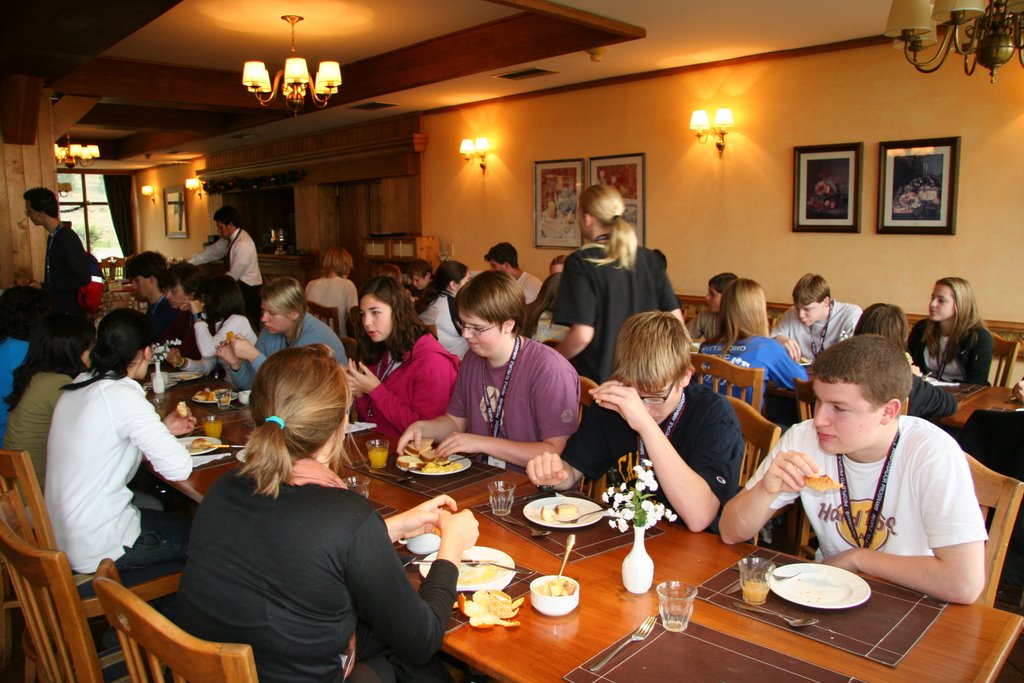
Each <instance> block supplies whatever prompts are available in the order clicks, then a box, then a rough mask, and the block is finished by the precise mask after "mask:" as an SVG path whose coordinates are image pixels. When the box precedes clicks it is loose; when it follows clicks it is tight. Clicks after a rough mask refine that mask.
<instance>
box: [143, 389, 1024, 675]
mask: <svg viewBox="0 0 1024 683" xmlns="http://www.w3.org/2000/svg"><path fill="white" fill-rule="evenodd" d="M206 384H207V385H209V386H210V387H211V388H214V387H213V384H212V383H210V382H207V383H206ZM200 388H202V385H196V384H190V385H183V386H182V385H179V386H178V387H172V388H171V389H169V390H168V392H167V394H166V395H165V398H164V399H163V400H162V401H160V402H159V403H158V410H159V409H160V406H161V405H162V406H164V410H162V411H161V412H166V410H169V409H173V407H174V406H175V405H177V401H179V400H185V399H186V398H187V397H188V396H191V394H192V393H194V392H195V391H196V390H198V389H200ZM1002 391H1003V392H1005V395H1006V396H1008V395H1009V390H1002ZM982 395H987V396H988V397H989V398H986V399H981V400H980V401H979V400H975V401H974V404H975V405H974V408H973V409H979V408H982V407H985V405H984V404H985V402H986V401H991V400H996V399H995V398H992V397H999V396H1003V395H1004V394H1002V393H1000V392H998V391H992V392H989V393H988V394H983V393H979V395H978V396H982ZM972 398H975V397H972ZM965 403H966V402H965ZM190 407H191V408H192V410H193V412H194V413H195V414H196V416H197V417H198V416H200V415H201V414H209V413H212V412H216V410H217V409H216V408H214V407H209V408H208V407H206V406H203V405H198V404H195V403H194V402H190ZM225 416H226V418H227V419H226V422H225V424H224V434H223V438H224V439H225V440H226V441H227V442H230V443H244V439H245V436H246V435H247V434H248V431H249V429H251V425H250V423H249V421H248V420H249V416H248V411H229V412H228V413H226V414H225ZM228 416H230V417H228ZM965 420H966V418H965ZM353 438H354V440H355V441H356V442H361V441H363V440H365V438H368V434H366V433H363V434H360V435H356V436H355V437H353ZM354 450H357V451H358V453H360V455H359V456H357V457H362V455H361V454H362V453H363V452H364V451H363V449H361V448H359V449H351V448H350V449H349V452H350V453H352V452H353V451H354ZM237 466H238V463H237V461H236V460H235V459H234V458H231V459H230V460H225V461H224V462H223V463H214V464H211V465H207V466H205V467H202V468H200V469H197V470H195V471H194V472H193V473H192V476H191V477H189V479H188V480H186V481H185V482H175V483H173V485H174V486H175V487H176V488H178V489H179V490H180V491H182V492H183V493H185V494H186V495H188V496H190V497H191V498H192V499H193V500H196V501H201V500H202V496H203V494H204V493H205V492H206V491H207V490H208V489H209V487H210V485H212V483H213V482H214V481H215V480H216V479H217V478H218V477H220V476H222V475H223V474H224V473H226V472H229V471H231V470H233V469H234V468H236V467H237ZM506 478H518V479H517V481H518V482H520V483H523V482H525V478H524V477H523V475H512V474H511V473H510V474H509V475H508V476H507V477H506ZM457 493H459V494H461V495H456V496H453V497H454V498H456V501H457V502H458V504H459V507H460V508H463V507H469V506H472V505H476V504H478V503H481V502H483V501H484V500H486V497H487V492H486V485H485V484H484V485H474V486H471V487H467V488H466V489H465V490H461V491H459V492H457ZM522 493H525V494H527V495H529V494H530V493H531V490H530V485H528V484H526V485H525V486H524V487H523V489H522ZM370 498H371V499H372V500H374V501H376V502H380V503H385V504H387V505H389V506H391V507H393V508H396V509H399V510H404V509H407V508H409V507H411V506H413V505H416V504H418V503H420V502H422V501H423V500H424V497H423V496H422V495H420V494H418V493H416V492H415V491H410V490H408V489H404V488H401V487H400V486H397V485H395V484H391V483H388V482H386V481H384V480H381V479H375V478H374V479H371V485H370ZM478 519H479V521H480V539H479V541H478V543H479V544H480V545H486V546H490V547H494V548H498V549H501V550H503V551H505V552H507V553H509V554H510V555H511V556H512V557H513V558H514V559H515V561H516V562H517V563H519V564H520V565H524V566H527V567H530V568H532V569H534V570H537V571H539V572H543V573H549V574H553V573H556V572H557V571H558V566H559V564H560V559H559V558H558V557H557V556H555V555H553V554H551V553H549V552H547V551H545V550H544V549H543V548H542V547H540V546H538V545H536V544H534V543H531V542H530V541H529V540H527V539H525V538H522V537H520V536H518V535H517V534H515V533H513V532H511V531H509V530H508V529H505V528H504V527H502V526H500V525H498V524H495V523H494V522H492V521H490V520H489V519H486V518H484V517H478ZM662 526H663V528H665V530H666V533H665V534H662V535H660V536H658V537H655V538H648V539H647V541H646V547H647V551H648V553H649V554H650V556H651V558H652V559H653V560H654V585H657V583H658V582H660V581H665V580H670V579H676V580H682V581H685V582H687V583H690V584H693V585H699V584H700V583H702V582H703V581H705V580H707V579H708V578H710V577H712V576H714V575H715V574H716V573H718V572H719V571H721V570H722V569H724V568H726V567H728V566H729V565H731V564H733V563H735V562H736V561H737V560H738V559H739V558H741V557H743V556H744V555H746V554H748V553H749V552H750V551H751V546H748V545H745V544H740V545H731V546H730V545H725V544H724V543H722V542H721V540H720V539H719V537H718V536H715V535H713V534H707V533H699V534H695V533H691V532H689V531H686V530H685V529H684V528H682V527H680V526H678V525H675V524H670V525H665V524H664V523H662ZM627 552H628V548H619V549H616V550H613V551H610V552H607V553H604V554H601V555H596V556H593V557H589V558H587V559H584V560H581V561H578V562H574V563H572V564H570V565H569V566H568V567H567V569H566V575H567V576H570V577H572V578H574V579H576V580H577V581H578V582H579V583H580V606H579V607H578V608H577V609H576V610H574V611H573V612H571V613H570V614H568V615H566V616H563V617H548V616H544V615H542V614H540V613H539V612H537V611H535V610H534V609H532V608H531V607H530V604H529V600H527V601H526V602H525V603H524V606H523V608H522V610H521V611H520V614H519V616H518V617H517V619H518V620H519V621H520V622H521V625H520V626H519V627H518V628H514V629H507V630H506V629H504V628H493V629H474V628H471V627H469V626H463V627H461V628H458V629H456V630H455V631H453V632H451V633H449V634H448V636H447V637H446V638H445V644H444V649H445V650H446V651H447V652H449V653H451V654H453V655H454V656H456V657H458V658H459V659H461V660H462V661H464V662H466V663H468V664H470V665H471V666H473V667H475V668H477V669H479V670H480V671H483V672H484V673H486V674H487V675H489V676H492V677H494V678H496V679H498V680H501V681H531V682H532V681H560V680H562V677H563V676H565V675H566V674H567V673H568V672H569V671H571V670H572V669H573V668H574V667H576V666H577V665H579V664H581V663H582V662H585V661H586V660H588V659H590V658H591V657H593V656H594V655H596V654H597V653H599V652H601V651H602V650H603V649H604V648H606V647H608V646H609V645H611V644H612V643H614V642H615V641H616V640H618V639H619V638H621V637H623V636H624V635H626V634H627V633H629V632H630V631H632V630H633V629H634V628H636V626H638V625H639V624H640V622H642V621H643V620H644V619H645V618H646V617H647V616H649V615H651V614H656V613H657V611H658V599H657V595H656V593H655V591H654V589H653V588H652V589H651V590H650V591H648V592H647V593H645V594H643V595H634V594H632V593H629V592H627V591H626V590H625V589H624V588H623V586H622V579H621V564H622V560H623V558H624V557H625V555H626V553H627ZM693 620H694V621H695V622H696V623H699V624H701V625H704V626H707V627H710V628H713V629H715V630H717V631H720V632H723V633H726V634H730V635H733V636H736V637H738V638H741V639H743V640H746V641H750V642H755V643H758V644H760V645H763V646H765V647H768V648H770V649H772V650H775V651H778V652H782V653H785V654H788V655H790V656H793V657H796V658H797V659H801V660H804V661H808V662H812V663H814V664H817V665H819V666H823V667H826V668H829V669H833V670H836V671H839V672H842V673H844V674H847V675H850V676H855V677H856V678H859V679H861V680H865V681H878V680H895V679H900V680H912V679H918V680H928V681H967V680H975V681H991V680H995V678H996V675H997V674H998V672H999V670H1000V669H1001V668H1002V666H1003V664H1004V663H1005V661H1006V657H1007V655H1008V654H1009V652H1010V650H1011V649H1012V647H1013V646H1014V644H1015V643H1016V641H1017V637H1018V636H1019V635H1020V632H1021V627H1022V625H1024V620H1022V619H1021V617H1019V616H1017V615H1014V614H1011V613H1009V612H1003V611H1001V610H997V609H992V608H988V607H979V606H975V605H950V606H949V607H947V608H946V609H945V611H944V612H943V613H942V615H941V616H940V617H939V619H938V621H937V622H936V623H935V624H934V625H933V626H932V628H931V629H929V630H928V632H927V633H925V635H924V637H922V638H921V640H920V641H919V642H918V643H917V645H915V646H914V648H913V649H912V650H911V652H910V653H909V654H908V655H907V656H906V658H905V659H904V660H903V661H902V662H901V663H900V664H899V665H898V666H897V667H896V668H890V667H887V666H885V665H883V664H879V663H877V662H873V661H871V660H868V659H865V658H863V657H860V656H857V655H855V654H852V653H849V652H845V651H843V650H840V649H837V648H833V647H830V646H828V645H824V644H822V643H818V642H815V641H812V640H810V639H807V638H804V637H802V636H800V635H798V634H796V633H795V632H792V631H790V630H788V629H786V628H779V627H776V626H772V625H768V624H764V623H761V622H758V621H755V620H754V619H750V618H747V617H745V616H743V615H741V614H737V613H733V612H730V611H728V610H725V609H722V608H720V607H717V606H715V605H712V604H709V603H707V602H703V601H700V600H698V601H697V603H696V606H695V610H694V615H693ZM545 653H549V654H550V656H545ZM680 667H681V668H680V670H681V671H682V670H684V667H685V663H680Z"/></svg>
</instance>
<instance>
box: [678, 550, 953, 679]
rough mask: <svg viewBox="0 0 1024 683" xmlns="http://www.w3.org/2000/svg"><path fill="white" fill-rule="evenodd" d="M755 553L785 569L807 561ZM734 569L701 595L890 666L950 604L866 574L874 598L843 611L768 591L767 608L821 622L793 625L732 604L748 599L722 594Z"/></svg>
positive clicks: (700, 588) (717, 576) (718, 576)
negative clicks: (797, 601) (798, 602)
mask: <svg viewBox="0 0 1024 683" xmlns="http://www.w3.org/2000/svg"><path fill="white" fill-rule="evenodd" d="M751 555H756V556H758V557H767V558H768V559H770V560H772V561H773V562H775V564H776V565H777V566H780V567H782V566H785V565H787V564H792V563H796V562H801V561H802V560H799V559H796V558H793V557H790V556H788V555H780V554H779V553H776V552H774V551H771V550H767V549H758V550H756V551H754V552H753V553H751ZM733 567H735V565H731V566H729V567H726V568H725V569H723V570H722V571H720V572H718V573H717V574H715V575H714V576H712V577H711V578H710V579H708V580H707V581H705V582H704V583H702V584H701V585H700V586H698V587H697V589H698V593H697V596H698V597H699V598H700V599H701V600H705V601H707V602H710V603H713V604H715V605H718V606H719V607H723V608H725V609H727V610H729V611H730V612H735V613H736V614H742V615H743V616H744V617H747V618H748V619H756V620H757V621H761V622H764V623H766V624H771V625H772V626H777V627H779V628H783V629H787V630H789V631H790V632H791V633H796V634H799V635H801V636H804V637H806V638H810V639H811V640H816V641H818V642H819V643H824V644H825V645H830V646H832V647H836V648H839V649H840V650H846V651H847V652H852V653H853V654H855V655H859V656H861V657H865V658H867V659H870V660H872V661H875V662H879V663H880V664H885V665H886V666H896V665H897V664H899V663H900V660H902V659H903V658H904V657H905V656H906V655H907V653H908V652H910V650H911V649H912V648H913V647H914V645H916V644H917V641H918V640H920V639H921V636H923V635H924V634H925V633H926V632H927V631H928V629H929V628H931V625H932V624H933V623H935V620H936V619H938V618H939V615H940V614H942V610H944V609H945V608H946V603H944V602H942V601H941V600H936V599H935V598H931V597H928V596H927V595H924V594H923V593H918V592H917V591H912V590H910V589H908V588H901V587H900V586H894V585H892V584H890V583H885V582H883V581H878V580H876V579H869V578H867V577H862V578H863V579H864V580H865V581H867V583H868V585H869V586H870V587H871V597H870V598H868V601H867V602H866V603H864V604H863V605H860V606H858V607H851V608H850V609H844V610H823V609H812V608H809V607H801V606H800V605H795V604H793V603H791V602H789V601H787V600H783V599H782V598H780V597H779V596H777V595H775V593H771V592H770V593H768V601H767V602H766V603H765V607H767V608H768V609H771V610H775V611H776V612H781V613H782V614H785V615H786V616H788V617H806V616H808V615H813V616H815V617H818V620H819V621H818V623H817V624H815V625H813V626H806V627H804V628H801V629H793V628H790V627H789V626H788V625H786V623H785V622H783V621H782V620H781V619H779V618H778V617H773V616H771V615H767V614H765V615H762V614H757V613H754V612H746V611H743V610H739V609H737V608H735V607H733V606H732V603H733V601H734V600H742V599H743V597H742V595H741V594H740V593H738V592H737V593H730V594H726V593H723V592H722V591H725V590H728V589H729V588H730V587H731V586H733V585H734V584H735V582H736V580H737V579H738V578H739V572H737V571H734V569H733Z"/></svg>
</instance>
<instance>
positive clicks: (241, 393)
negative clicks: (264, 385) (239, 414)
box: [238, 389, 251, 406]
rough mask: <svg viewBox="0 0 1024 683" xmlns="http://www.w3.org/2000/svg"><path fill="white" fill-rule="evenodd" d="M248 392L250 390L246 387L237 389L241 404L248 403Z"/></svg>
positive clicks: (245, 404)
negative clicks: (240, 389)
mask: <svg viewBox="0 0 1024 683" xmlns="http://www.w3.org/2000/svg"><path fill="white" fill-rule="evenodd" d="M250 392H251V390H250V389H246V390H245V391H239V392H238V402H239V403H241V404H242V405H243V406H247V405H249V393H250Z"/></svg>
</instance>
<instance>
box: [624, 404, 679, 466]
mask: <svg viewBox="0 0 1024 683" xmlns="http://www.w3.org/2000/svg"><path fill="white" fill-rule="evenodd" d="M685 407H686V391H683V392H682V393H680V394H679V403H678V404H677V405H676V409H675V410H673V411H672V415H671V416H670V417H669V418H668V423H667V424H666V425H665V438H666V439H669V440H670V441H671V440H672V433H673V432H674V431H676V424H677V423H678V422H679V416H680V415H682V414H683V408H685ZM636 452H637V455H639V456H640V459H641V460H646V459H647V447H646V446H645V445H644V440H643V437H641V436H640V435H639V434H637V435H636Z"/></svg>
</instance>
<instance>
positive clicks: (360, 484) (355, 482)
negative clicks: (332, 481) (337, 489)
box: [342, 476, 370, 498]
mask: <svg viewBox="0 0 1024 683" xmlns="http://www.w3.org/2000/svg"><path fill="white" fill-rule="evenodd" d="M342 481H343V482H345V486H346V488H348V490H349V491H352V492H354V493H358V494H359V495H361V496H362V497H363V498H369V497H370V478H369V477H359V476H352V477H345V478H344V479H342Z"/></svg>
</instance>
